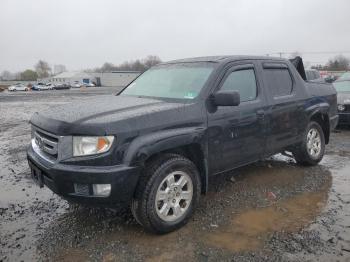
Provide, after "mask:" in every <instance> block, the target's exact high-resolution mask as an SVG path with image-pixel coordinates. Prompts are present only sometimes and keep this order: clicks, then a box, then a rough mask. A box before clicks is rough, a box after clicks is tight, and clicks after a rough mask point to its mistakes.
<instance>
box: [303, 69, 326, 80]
mask: <svg viewBox="0 0 350 262" xmlns="http://www.w3.org/2000/svg"><path fill="white" fill-rule="evenodd" d="M305 73H306V80H307V81H309V82H315V83H324V82H325V80H324V79H323V78H322V77H321V74H320V72H318V71H317V70H315V69H308V70H305Z"/></svg>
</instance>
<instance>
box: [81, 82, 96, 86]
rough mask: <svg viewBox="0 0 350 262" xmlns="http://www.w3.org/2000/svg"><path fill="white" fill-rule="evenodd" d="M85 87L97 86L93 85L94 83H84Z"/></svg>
mask: <svg viewBox="0 0 350 262" xmlns="http://www.w3.org/2000/svg"><path fill="white" fill-rule="evenodd" d="M83 85H84V86H85V87H94V86H95V84H93V83H84V84H83Z"/></svg>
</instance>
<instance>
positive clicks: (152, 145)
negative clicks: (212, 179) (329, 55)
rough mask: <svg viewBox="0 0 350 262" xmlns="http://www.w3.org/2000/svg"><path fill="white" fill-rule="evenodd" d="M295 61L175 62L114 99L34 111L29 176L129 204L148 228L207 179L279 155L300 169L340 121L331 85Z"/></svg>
mask: <svg viewBox="0 0 350 262" xmlns="http://www.w3.org/2000/svg"><path fill="white" fill-rule="evenodd" d="M300 61H301V59H299V61H293V63H292V62H290V61H288V60H284V59H277V58H270V57H251V56H220V57H203V58H192V59H184V60H177V61H171V62H167V63H162V64H160V65H157V66H155V67H153V68H151V69H150V70H148V71H146V72H145V73H143V74H142V75H141V76H139V77H138V78H137V79H136V80H134V81H133V82H132V83H131V84H129V85H128V86H127V87H126V88H125V89H123V90H122V91H121V92H120V93H119V94H118V95H115V96H113V95H110V96H101V97H98V98H93V99H86V100H83V101H81V102H74V103H72V104H67V105H63V106H60V107H56V108H52V109H49V110H47V111H46V112H42V113H35V114H34V115H33V117H32V118H31V125H32V140H31V145H30V146H29V148H28V152H27V156H28V162H29V165H30V168H31V172H32V176H33V178H34V180H35V181H36V182H37V183H38V184H39V185H40V186H41V187H42V186H43V185H46V186H47V187H49V188H50V189H51V190H52V191H54V192H56V193H57V194H58V195H61V196H62V197H63V198H65V199H67V200H68V201H70V202H78V203H82V204H91V205H105V206H116V205H119V204H129V205H130V206H131V210H132V212H133V214H134V216H135V218H136V220H137V221H138V222H139V223H140V224H141V225H143V226H144V227H145V228H146V229H147V230H149V231H152V232H156V233H166V232H169V231H172V230H175V229H176V228H178V227H180V226H182V225H184V224H185V223H186V222H187V221H188V219H189V218H190V216H191V215H192V213H193V211H194V209H195V206H196V204H197V203H198V201H199V198H200V195H201V194H204V193H205V192H206V191H207V188H208V177H209V176H213V175H216V174H219V173H222V172H226V171H229V170H232V169H234V168H237V167H240V166H243V165H247V164H249V163H252V162H255V161H258V160H261V159H264V158H266V157H268V156H271V155H273V154H276V153H280V152H286V153H287V154H290V155H292V156H294V158H295V160H296V162H297V163H300V164H302V165H316V164H317V163H318V162H319V161H321V159H322V157H323V154H324V150H325V145H326V144H327V143H328V141H329V136H330V131H331V130H332V129H333V128H334V127H335V126H336V125H337V121H338V116H337V97H336V91H335V90H334V88H333V87H332V86H331V85H328V84H320V83H308V82H305V81H304V80H303V78H304V79H305V71H303V66H302V63H300Z"/></svg>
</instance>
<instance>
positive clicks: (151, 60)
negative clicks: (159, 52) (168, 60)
mask: <svg viewBox="0 0 350 262" xmlns="http://www.w3.org/2000/svg"><path fill="white" fill-rule="evenodd" d="M161 62H162V60H160V58H159V57H158V56H156V55H149V56H147V57H146V58H145V59H143V64H144V65H145V66H146V68H150V67H152V66H155V65H156V64H159V63H161Z"/></svg>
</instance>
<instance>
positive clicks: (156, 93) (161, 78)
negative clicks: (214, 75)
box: [121, 63, 214, 99]
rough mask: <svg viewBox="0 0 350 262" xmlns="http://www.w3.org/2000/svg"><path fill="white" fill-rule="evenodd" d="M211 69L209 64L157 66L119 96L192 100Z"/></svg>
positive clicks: (212, 67) (211, 65)
mask: <svg viewBox="0 0 350 262" xmlns="http://www.w3.org/2000/svg"><path fill="white" fill-rule="evenodd" d="M213 69H214V65H213V64H209V63H182V64H170V65H161V66H157V67H154V68H151V69H150V70H148V71H146V72H145V73H143V74H142V75H141V76H140V77H138V78H137V79H136V80H135V81H134V82H133V83H131V84H130V85H129V86H128V87H127V88H126V89H125V90H124V91H123V92H122V93H121V95H132V96H150V97H163V98H182V99H194V98H196V97H197V96H198V94H199V93H200V91H201V89H202V88H203V86H204V84H205V82H206V81H207V79H208V77H209V75H210V73H211V72H212V71H213Z"/></svg>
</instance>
